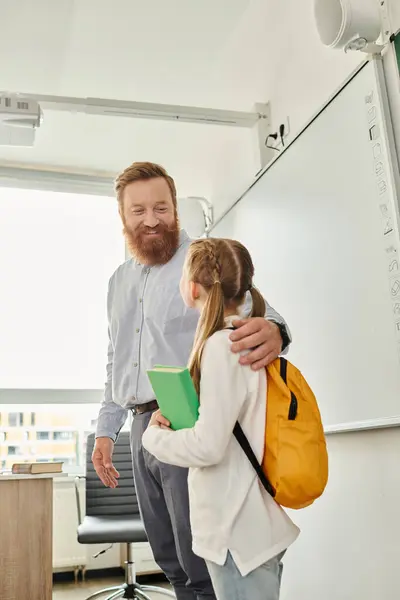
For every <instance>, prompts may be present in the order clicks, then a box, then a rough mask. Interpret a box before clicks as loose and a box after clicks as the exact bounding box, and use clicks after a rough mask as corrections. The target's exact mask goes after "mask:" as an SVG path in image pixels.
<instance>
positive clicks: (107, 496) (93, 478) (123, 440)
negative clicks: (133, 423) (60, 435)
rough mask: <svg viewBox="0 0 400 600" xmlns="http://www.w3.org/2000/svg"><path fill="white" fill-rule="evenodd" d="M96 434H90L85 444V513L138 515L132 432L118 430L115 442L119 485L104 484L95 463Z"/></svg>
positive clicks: (115, 464)
mask: <svg viewBox="0 0 400 600" xmlns="http://www.w3.org/2000/svg"><path fill="white" fill-rule="evenodd" d="M94 440H95V436H94V434H93V433H92V434H90V435H89V436H88V439H87V448H86V514H87V515H90V516H109V515H120V516H123V515H139V507H138V502H137V498H136V490H135V484H134V481H133V471H132V457H131V447H130V440H129V433H128V432H127V431H126V432H125V431H124V432H121V433H120V434H119V437H118V440H117V441H116V443H115V447H114V454H113V463H114V466H115V468H116V469H117V471H118V472H119V475H120V477H119V480H118V487H116V488H115V489H111V488H107V487H105V486H104V485H103V484H102V482H101V481H100V479H99V478H98V476H97V473H96V471H95V470H94V467H93V464H92V459H91V457H92V452H93V446H94Z"/></svg>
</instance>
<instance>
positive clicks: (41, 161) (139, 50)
mask: <svg viewBox="0 0 400 600" xmlns="http://www.w3.org/2000/svg"><path fill="white" fill-rule="evenodd" d="M317 53H318V54H317ZM322 54H324V57H323V59H321V60H320V63H321V64H320V67H321V68H326V69H328V70H329V69H331V68H332V69H334V67H335V58H336V57H337V56H338V55H335V54H334V53H331V51H329V50H326V49H323V48H322V46H321V44H320V42H319V40H317V34H316V30H315V26H314V22H313V17H312V0H285V1H284V2H282V0H201V1H199V0H147V1H146V2H144V1H143V0H140V1H139V0H112V2H111V1H110V0H57V1H55V0H35V2H32V1H31V0H12V1H11V0H5V1H3V2H1V3H0V64H1V69H0V90H3V91H9V92H23V93H34V94H49V95H64V96H77V97H88V96H89V97H98V98H108V99H122V100H135V101H141V102H155V103H165V104H181V105H188V106H203V107H211V108H221V109H227V110H244V111H250V110H253V106H254V103H255V102H265V101H267V100H268V99H269V98H270V97H271V95H273V93H275V98H276V97H277V96H278V97H279V94H277V93H276V92H277V90H279V92H280V94H281V95H282V94H283V96H284V98H285V100H289V96H290V100H291V104H290V106H291V107H292V109H291V110H293V107H294V106H295V105H296V103H299V102H301V98H302V97H303V102H304V101H305V100H307V102H308V97H307V98H305V99H304V92H303V94H297V92H298V87H299V85H300V84H303V80H304V81H305V82H307V81H309V82H310V81H311V82H313V81H314V73H313V65H314V64H315V62H316V57H320V56H321V55H322ZM325 60H326V62H324V61H325ZM343 60H344V59H343ZM346 60H350V59H346ZM293 75H294V76H293ZM285 81H292V82H293V83H292V85H291V87H290V88H288V87H287V86H286V87H285V83H284V82H285ZM303 87H304V86H303ZM306 88H307V90H308V92H307V95H308V96H311V95H312V94H313V91H312V86H310V85H308V84H307V83H306ZM287 104H289V103H288V102H287ZM276 109H278V111H277V112H279V106H277V103H276V102H275V105H272V112H273V114H274V111H276ZM285 110H286V109H285ZM286 114H291V112H290V113H289V111H288V112H287V113H286ZM255 140H256V132H255V131H252V130H249V129H239V128H229V127H223V126H213V125H196V124H188V123H171V122H161V121H149V120H139V119H127V118H118V117H105V116H96V115H84V114H71V113H62V112H55V111H49V110H47V111H46V112H45V114H44V123H43V125H42V127H41V128H40V129H39V130H38V132H37V136H36V143H35V146H34V147H33V148H11V147H1V146H0V163H1V164H18V165H30V166H32V165H33V166H34V167H42V166H45V167H52V168H55V169H58V170H64V171H72V172H78V171H80V172H90V173H93V172H94V171H95V172H99V173H100V174H110V175H112V176H114V175H115V173H116V172H118V171H119V170H120V169H122V168H124V167H125V166H127V165H128V164H130V163H131V162H133V161H134V160H152V161H158V162H160V163H162V164H163V165H165V166H166V167H167V169H168V170H169V171H170V172H171V174H172V175H173V176H174V177H175V179H176V181H177V184H178V190H179V193H180V194H181V195H183V196H187V195H194V196H205V197H207V198H209V199H211V200H212V201H213V202H214V203H215V204H217V203H218V202H219V201H220V198H221V196H223V195H225V196H226V198H225V199H224V202H225V201H227V202H228V203H230V202H231V201H234V200H235V198H236V197H237V196H238V195H239V193H240V192H241V191H243V189H244V187H245V185H247V184H248V183H249V182H250V180H251V178H252V177H253V176H254V174H255V173H256V171H257V170H258V169H259V167H260V164H259V156H258V155H257V144H256V143H255Z"/></svg>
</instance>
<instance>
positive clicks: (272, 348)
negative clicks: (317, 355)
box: [92, 163, 290, 600]
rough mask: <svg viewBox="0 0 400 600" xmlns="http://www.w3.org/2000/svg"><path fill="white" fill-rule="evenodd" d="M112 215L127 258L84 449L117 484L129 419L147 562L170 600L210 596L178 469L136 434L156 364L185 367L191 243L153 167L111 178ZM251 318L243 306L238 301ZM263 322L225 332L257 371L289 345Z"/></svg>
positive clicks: (166, 180)
mask: <svg viewBox="0 0 400 600" xmlns="http://www.w3.org/2000/svg"><path fill="white" fill-rule="evenodd" d="M116 194H117V199H118V206H119V213H120V216H121V219H122V223H123V226H124V235H125V238H126V242H127V246H128V248H129V250H130V252H131V254H132V258H131V259H130V260H128V261H127V262H125V263H124V264H122V265H121V266H120V267H119V268H118V269H117V270H116V271H115V273H114V274H113V275H112V277H111V279H110V282H109V289H108V301H107V309H108V331H109V348H108V363H107V383H106V388H105V397H104V401H103V402H102V405H101V408H100V412H99V418H98V424H97V431H96V442H95V447H94V451H93V457H92V460H93V464H94V467H95V469H96V472H97V474H98V476H99V477H100V479H101V481H102V482H103V483H104V485H106V486H109V487H116V486H117V484H118V473H117V471H116V469H115V468H114V466H113V464H112V453H113V448H114V443H115V441H116V439H117V436H118V432H119V431H120V429H121V427H122V426H123V424H124V423H125V420H126V418H127V414H128V411H129V410H131V411H132V413H133V414H134V418H133V423H132V432H131V449H132V461H133V471H134V477H135V485H136V493H137V497H138V502H139V508H140V512H141V516H142V519H143V522H144V526H145V529H146V534H147V537H148V540H149V543H150V546H151V548H152V551H153V554H154V558H155V560H156V562H157V564H158V565H159V566H160V568H161V569H162V570H163V571H164V573H165V575H166V576H167V578H168V579H169V581H170V582H171V584H172V586H173V587H174V590H175V593H176V597H177V599H178V600H206V599H215V594H214V591H213V589H212V585H211V581H210V578H209V575H208V571H207V568H206V565H205V563H204V561H203V560H202V559H200V558H199V557H197V556H196V555H195V554H194V553H193V551H192V536H191V532H190V520H189V499H188V486H187V475H188V472H187V470H186V469H182V468H179V467H173V466H170V465H166V464H163V463H160V462H159V461H157V460H156V459H155V458H154V457H153V456H151V455H150V454H149V453H147V452H146V451H145V450H144V448H143V447H142V435H143V433H144V431H145V430H146V428H147V425H148V423H149V421H150V418H151V415H152V413H153V412H154V411H155V410H157V408H158V407H157V402H156V400H155V398H154V393H153V390H152V387H151V385H150V382H149V380H148V377H147V370H148V369H151V368H152V367H154V365H156V364H165V365H168V364H169V365H186V364H187V362H188V359H189V355H190V352H191V348H192V345H193V340H194V335H195V331H196V326H197V321H198V313H197V312H196V311H195V310H194V309H189V308H187V307H185V304H184V302H183V300H182V298H181V295H180V292H179V282H180V278H181V273H182V267H183V263H184V260H185V256H186V253H187V250H188V248H189V245H190V239H189V237H188V235H187V234H186V232H185V231H183V230H180V227H179V219H178V214H177V196H176V188H175V183H174V181H173V179H172V178H171V177H170V176H169V175H168V173H167V172H166V171H165V169H163V168H162V167H161V166H159V165H156V164H153V163H133V164H132V165H131V166H130V167H128V168H127V169H125V171H123V173H121V174H120V175H119V177H118V178H117V180H116ZM245 308H247V310H248V311H249V312H250V309H251V299H250V298H248V299H247V300H246V306H245ZM267 313H268V314H267V315H266V318H265V319H262V318H254V319H243V320H239V321H237V322H236V323H235V326H236V327H237V330H236V331H234V332H233V333H232V335H231V338H232V340H233V341H234V342H235V343H234V344H233V345H232V351H233V352H238V353H239V352H241V351H242V350H246V349H248V350H251V351H250V352H249V353H248V354H247V355H246V356H241V357H240V358H239V357H238V360H240V361H241V362H242V363H243V364H250V365H252V368H254V369H260V368H263V367H265V366H266V365H267V364H269V363H270V362H272V361H273V360H274V359H275V358H276V357H277V356H278V355H279V354H280V353H281V352H282V351H283V350H285V349H286V347H287V346H288V345H289V343H290V333H289V331H288V329H287V326H286V324H285V321H284V320H283V319H282V317H280V315H279V314H278V313H276V312H275V311H274V310H273V309H272V308H271V307H270V306H268V311H267Z"/></svg>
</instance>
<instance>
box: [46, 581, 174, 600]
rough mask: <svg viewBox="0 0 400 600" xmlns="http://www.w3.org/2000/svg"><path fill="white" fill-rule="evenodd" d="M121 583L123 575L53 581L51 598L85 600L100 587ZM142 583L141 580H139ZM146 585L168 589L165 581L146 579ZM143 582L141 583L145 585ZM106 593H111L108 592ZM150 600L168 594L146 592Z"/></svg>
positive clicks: (163, 599)
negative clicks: (76, 581) (77, 580)
mask: <svg viewBox="0 0 400 600" xmlns="http://www.w3.org/2000/svg"><path fill="white" fill-rule="evenodd" d="M121 583H123V576H121V577H109V578H106V579H95V578H93V579H89V580H88V581H83V582H82V581H79V582H78V583H73V582H65V583H55V584H54V586H53V600H86V598H87V597H88V596H90V594H94V593H95V592H98V591H99V590H101V589H102V588H107V587H112V586H113V585H120V584H121ZM141 583H142V582H141ZM146 583H148V585H154V586H157V587H165V588H167V589H168V585H167V584H166V583H160V582H159V581H157V580H156V581H148V582H146ZM146 583H145V582H143V583H142V585H146ZM108 595H111V593H110V594H108ZM147 595H148V596H149V597H150V598H151V599H152V600H166V599H167V598H168V596H164V595H160V594H153V593H152V594H150V593H149V594H147ZM103 598H107V594H104V596H101V597H100V598H99V600H103Z"/></svg>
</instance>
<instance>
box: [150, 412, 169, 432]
mask: <svg viewBox="0 0 400 600" xmlns="http://www.w3.org/2000/svg"><path fill="white" fill-rule="evenodd" d="M149 427H161V429H170V427H171V423H170V422H169V421H168V419H166V418H165V417H163V416H162V414H161V411H160V410H156V412H154V413H153V414H152V415H151V419H150V422H149Z"/></svg>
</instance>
